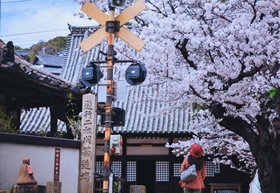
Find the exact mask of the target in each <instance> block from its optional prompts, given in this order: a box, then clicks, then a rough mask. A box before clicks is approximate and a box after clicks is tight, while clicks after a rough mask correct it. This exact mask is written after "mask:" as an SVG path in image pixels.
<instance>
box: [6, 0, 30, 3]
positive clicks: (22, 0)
mask: <svg viewBox="0 0 280 193" xmlns="http://www.w3.org/2000/svg"><path fill="white" fill-rule="evenodd" d="M26 1H33V0H18V1H2V3H22V2H26Z"/></svg>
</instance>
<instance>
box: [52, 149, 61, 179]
mask: <svg viewBox="0 0 280 193" xmlns="http://www.w3.org/2000/svg"><path fill="white" fill-rule="evenodd" d="M59 170H60V148H55V154H54V176H53V181H55V182H58V181H59Z"/></svg>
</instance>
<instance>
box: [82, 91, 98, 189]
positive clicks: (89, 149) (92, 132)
mask: <svg viewBox="0 0 280 193" xmlns="http://www.w3.org/2000/svg"><path fill="white" fill-rule="evenodd" d="M96 113H97V95H93V94H86V95H83V115H82V129H81V150H80V172H79V193H93V190H94V172H95V154H96V153H95V151H96V121H97V120H96V119H97V114H96Z"/></svg>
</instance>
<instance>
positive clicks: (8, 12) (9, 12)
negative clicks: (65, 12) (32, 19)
mask: <svg viewBox="0 0 280 193" xmlns="http://www.w3.org/2000/svg"><path fill="white" fill-rule="evenodd" d="M66 5H75V4H73V3H65V4H60V5H57V6H51V7H39V8H33V9H22V10H18V11H7V12H2V14H3V15H4V14H11V13H17V12H21V11H32V10H39V9H49V8H53V7H61V6H66Z"/></svg>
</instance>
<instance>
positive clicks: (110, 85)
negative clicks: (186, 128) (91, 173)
mask: <svg viewBox="0 0 280 193" xmlns="http://www.w3.org/2000/svg"><path fill="white" fill-rule="evenodd" d="M114 21H115V10H114V8H111V7H110V12H109V21H108V22H114ZM108 32H109V36H108V50H107V89H106V111H105V112H106V114H105V115H106V121H105V138H104V146H105V147H104V172H103V192H104V193H107V192H109V175H110V149H109V147H110V136H111V128H112V97H113V67H114V61H113V60H114V28H109V30H108Z"/></svg>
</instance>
